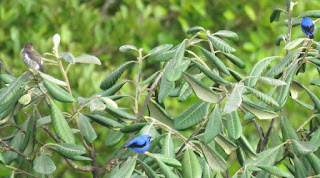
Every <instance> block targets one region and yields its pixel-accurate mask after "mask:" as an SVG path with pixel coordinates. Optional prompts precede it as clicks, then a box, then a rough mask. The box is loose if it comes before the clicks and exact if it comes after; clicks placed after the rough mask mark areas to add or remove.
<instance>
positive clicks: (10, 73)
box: [0, 60, 14, 76]
mask: <svg viewBox="0 0 320 178" xmlns="http://www.w3.org/2000/svg"><path fill="white" fill-rule="evenodd" d="M0 67H2V68H3V70H4V71H6V72H7V73H8V74H9V75H11V76H14V75H13V73H12V72H10V71H9V70H8V69H7V68H6V66H5V65H4V64H3V62H2V61H1V60H0Z"/></svg>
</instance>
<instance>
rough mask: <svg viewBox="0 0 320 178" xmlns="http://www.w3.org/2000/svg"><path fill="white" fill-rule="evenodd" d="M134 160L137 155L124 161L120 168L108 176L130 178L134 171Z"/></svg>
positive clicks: (111, 177)
mask: <svg viewBox="0 0 320 178" xmlns="http://www.w3.org/2000/svg"><path fill="white" fill-rule="evenodd" d="M136 161H137V157H133V158H130V159H128V160H127V161H126V162H125V163H123V165H122V166H121V167H120V169H118V170H116V171H115V172H114V173H113V174H112V175H110V178H119V177H121V178H130V177H131V175H132V173H133V171H134V167H135V165H136Z"/></svg>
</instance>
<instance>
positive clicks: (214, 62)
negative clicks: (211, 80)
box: [200, 47, 230, 75]
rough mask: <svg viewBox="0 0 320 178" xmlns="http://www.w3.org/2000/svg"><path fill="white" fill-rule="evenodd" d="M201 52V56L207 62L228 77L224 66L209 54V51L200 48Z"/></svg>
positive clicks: (214, 56)
mask: <svg viewBox="0 0 320 178" xmlns="http://www.w3.org/2000/svg"><path fill="white" fill-rule="evenodd" d="M200 49H201V51H202V53H203V55H204V56H205V57H206V58H207V59H208V60H209V61H211V62H212V63H213V64H214V65H215V67H216V68H217V69H218V70H219V71H220V72H222V73H224V74H226V75H230V73H229V71H228V68H227V67H226V66H225V64H224V63H223V62H222V61H221V60H220V59H219V58H218V57H217V56H216V55H214V54H213V53H211V52H210V51H208V50H206V49H204V48H201V47H200Z"/></svg>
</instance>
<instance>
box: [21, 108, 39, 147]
mask: <svg viewBox="0 0 320 178" xmlns="http://www.w3.org/2000/svg"><path fill="white" fill-rule="evenodd" d="M35 131H36V117H35V116H34V113H33V112H32V113H31V115H30V117H29V120H28V126H27V129H26V134H25V136H24V140H23V142H22V145H21V147H20V151H21V152H24V150H25V149H26V148H27V146H28V144H29V141H31V140H32V139H34V138H32V137H33V136H34V132H35Z"/></svg>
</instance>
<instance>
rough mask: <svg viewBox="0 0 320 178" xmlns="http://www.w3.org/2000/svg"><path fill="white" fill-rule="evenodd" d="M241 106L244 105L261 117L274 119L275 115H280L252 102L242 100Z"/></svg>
mask: <svg viewBox="0 0 320 178" xmlns="http://www.w3.org/2000/svg"><path fill="white" fill-rule="evenodd" d="M241 106H243V107H244V108H245V109H246V110H248V111H250V112H251V113H252V114H253V115H255V116H256V117H258V118H259V119H273V118H275V117H278V114H277V113H276V112H274V111H270V110H267V109H265V108H263V107H260V106H258V105H256V104H254V103H251V102H247V101H242V104H241Z"/></svg>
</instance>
